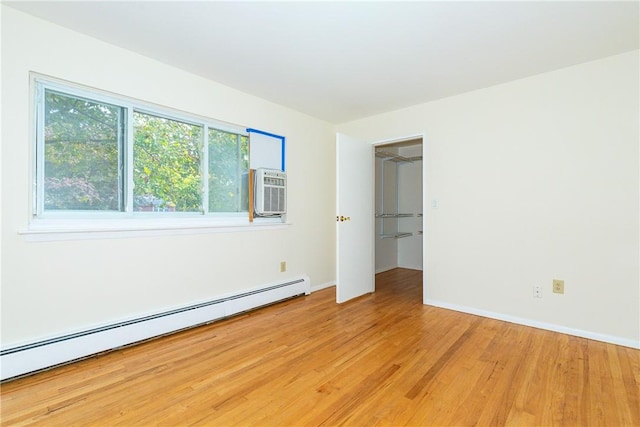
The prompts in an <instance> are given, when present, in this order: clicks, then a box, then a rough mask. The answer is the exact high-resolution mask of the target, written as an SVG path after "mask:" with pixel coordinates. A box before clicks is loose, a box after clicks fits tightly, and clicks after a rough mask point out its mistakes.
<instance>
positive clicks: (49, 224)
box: [19, 73, 285, 240]
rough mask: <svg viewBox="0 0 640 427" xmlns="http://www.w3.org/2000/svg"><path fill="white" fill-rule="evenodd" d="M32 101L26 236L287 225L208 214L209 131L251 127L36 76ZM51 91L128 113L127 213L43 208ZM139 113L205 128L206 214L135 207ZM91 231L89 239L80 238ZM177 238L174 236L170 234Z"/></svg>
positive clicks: (238, 214) (124, 144)
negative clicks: (136, 122) (47, 103)
mask: <svg viewBox="0 0 640 427" xmlns="http://www.w3.org/2000/svg"><path fill="white" fill-rule="evenodd" d="M31 83H32V86H31V87H32V96H31V102H32V103H33V106H32V111H33V116H32V117H33V119H32V121H31V122H32V125H31V129H32V135H33V138H34V139H35V141H34V143H33V144H32V147H34V152H33V162H32V164H33V171H32V177H33V180H32V182H33V189H32V192H33V194H32V199H31V200H32V208H31V209H30V212H31V214H30V220H29V225H28V227H27V228H26V229H23V230H20V231H19V233H20V234H24V235H31V236H32V237H33V236H34V235H45V234H50V235H60V234H69V233H71V234H75V235H76V237H79V238H92V237H91V236H93V237H100V235H101V234H104V233H106V234H107V235H108V236H107V237H113V236H112V234H113V233H114V232H115V233H116V234H118V235H126V234H127V233H128V232H135V233H138V232H141V231H142V232H147V231H152V232H154V234H157V233H158V232H159V233H160V234H166V233H163V232H166V231H171V230H174V231H175V230H182V232H181V233H180V234H183V232H184V231H185V230H192V231H193V232H203V231H205V230H208V231H233V230H236V229H238V227H239V228H240V229H241V230H244V229H246V228H247V227H249V228H252V227H253V228H255V227H258V228H260V229H264V226H269V225H274V226H275V225H282V224H285V217H282V218H256V219H255V221H254V222H253V223H250V222H249V214H248V212H247V211H242V212H211V211H209V179H208V175H209V148H208V144H209V129H210V128H211V129H216V130H220V131H224V132H229V133H233V134H236V135H242V136H246V137H247V138H248V137H249V133H248V132H247V128H246V127H241V126H238V125H233V124H230V123H226V122H222V121H219V120H215V119H212V118H209V117H204V116H200V115H197V114H192V113H187V112H184V111H180V110H176V109H173V108H170V107H165V106H159V105H156V104H152V103H149V102H145V101H141V100H138V99H134V98H131V97H127V96H123V95H117V94H113V93H110V92H106V91H102V90H99V89H94V88H90V87H87V86H82V85H79V84H75V83H70V82H67V81H62V80H59V79H55V78H51V77H48V76H43V75H40V74H36V73H32V74H31ZM46 90H51V91H56V92H59V93H61V94H62V95H68V96H74V97H79V98H83V99H86V100H88V101H92V102H97V103H105V104H109V105H113V106H117V107H120V108H124V109H125V114H124V116H125V119H124V123H123V126H124V135H123V138H122V142H119V144H121V147H119V148H120V149H121V150H124V152H123V153H119V156H118V157H119V162H120V161H122V162H123V174H124V177H123V178H122V182H123V184H122V185H123V189H122V191H123V194H122V197H123V205H124V206H123V210H122V211H117V212H116V211H99V210H95V211H91V210H46V209H44V196H45V190H44V182H45V181H44V178H45V170H44V166H45V155H44V149H45V141H44V139H45V138H44V124H45V123H44V120H45V118H44V114H43V113H44V111H45V110H44V108H45V105H44V104H45V91H46ZM134 112H138V113H143V114H151V115H154V116H158V117H162V118H166V119H170V120H177V121H180V122H184V123H188V124H193V125H197V126H202V128H203V145H202V151H201V155H200V168H201V197H202V199H201V203H202V206H201V211H200V212H136V211H135V210H134V203H133V198H134V194H133V179H134V177H133V150H134V121H133V115H134ZM82 233H88V234H89V235H88V236H80V234H82ZM171 234H174V233H171ZM69 238H73V237H70V236H69V235H67V236H58V238H56V239H55V240H67V239H69Z"/></svg>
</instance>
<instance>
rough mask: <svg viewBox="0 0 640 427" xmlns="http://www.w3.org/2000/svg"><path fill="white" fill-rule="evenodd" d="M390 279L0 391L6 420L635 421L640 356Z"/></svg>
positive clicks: (409, 276) (405, 278)
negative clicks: (366, 290) (357, 294)
mask: <svg viewBox="0 0 640 427" xmlns="http://www.w3.org/2000/svg"><path fill="white" fill-rule="evenodd" d="M421 282H422V275H421V273H420V272H417V271H412V270H402V269H397V270H392V271H390V272H386V273H382V274H380V275H378V277H377V292H376V293H374V294H372V295H367V296H364V297H361V298H359V299H357V300H355V301H351V302H348V303H345V304H342V305H337V304H336V303H335V292H334V290H333V289H326V290H322V291H319V292H316V293H314V294H312V295H310V296H307V297H302V298H296V299H294V300H290V301H287V302H284V303H280V304H277V305H274V306H271V307H267V308H264V309H260V310H257V311H254V312H251V313H249V314H245V315H241V316H238V317H235V318H232V319H228V320H226V321H222V322H218V323H215V324H211V325H207V326H203V327H199V328H196V329H192V330H189V331H186V332H182V333H179V334H175V335H171V336H168V337H164V338H161V339H157V340H154V341H150V342H147V343H144V344H141V345H137V346H133V347H129V348H126V349H121V350H118V351H114V352H111V353H108V354H105V355H102V356H99V357H95V358H92V359H88V360H85V361H82V362H79V363H75V364H72V365H67V366H64V367H60V368H57V369H54V370H51V371H48V372H44V373H40V374H37V375H33V376H30V377H26V378H23V379H19V380H15V381H9V382H6V383H5V384H2V386H1V392H0V393H1V403H2V424H3V425H27V424H37V425H46V426H56V425H60V426H71V425H82V426H86V425H125V426H139V425H168V426H171V425H210V426H231V425H256V426H306V425H310V426H316V425H326V426H331V425H353V426H373V425H393V426H400V425H420V426H429V425H433V426H439V425H456V426H464V425H480V426H500V425H514V426H550V425H567V426H578V425H579V426H587V425H589V426H592V425H593V426H595V425H603V426H623V425H628V426H632V425H633V426H640V398H639V395H640V391H639V384H640V350H634V349H630V348H625V347H619V346H615V345H610V344H604V343H601V342H596V341H590V340H586V339H582V338H576V337H572V336H567V335H562V334H557V333H552V332H547V331H542V330H538V329H533V328H528V327H524V326H518V325H514V324H510V323H505V322H500V321H496V320H491V319H485V318H481V317H476V316H472V315H466V314H461V313H457V312H453V311H448V310H443V309H439V308H434V307H428V306H424V305H422V302H421V301H422V295H421Z"/></svg>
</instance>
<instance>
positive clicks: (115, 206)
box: [42, 90, 125, 211]
mask: <svg viewBox="0 0 640 427" xmlns="http://www.w3.org/2000/svg"><path fill="white" fill-rule="evenodd" d="M124 114H125V109H124V108H122V107H117V106H114V105H109V104H106V103H100V102H95V101H90V100H87V99H83V98H79V97H75V96H70V95H65V94H63V93H59V92H56V91H51V90H46V91H45V96H44V130H43V132H42V137H43V139H44V144H43V155H44V182H43V191H42V193H43V194H42V196H43V198H44V200H43V202H44V203H43V205H44V209H45V210H94V211H120V210H122V208H123V197H122V196H123V187H124V186H123V183H124V181H123V179H124V176H123V174H122V173H121V167H120V166H121V164H122V158H123V157H122V154H123V150H122V147H123V142H124V137H123V132H122V129H123V123H124V120H125V115H124Z"/></svg>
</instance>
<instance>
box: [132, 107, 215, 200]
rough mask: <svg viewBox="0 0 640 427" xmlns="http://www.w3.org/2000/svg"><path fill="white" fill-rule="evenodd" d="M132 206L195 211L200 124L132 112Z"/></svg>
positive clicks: (198, 196)
mask: <svg viewBox="0 0 640 427" xmlns="http://www.w3.org/2000/svg"><path fill="white" fill-rule="evenodd" d="M133 119H134V130H133V132H134V146H133V183H134V189H133V208H134V210H135V211H155V212H174V211H175V212H199V211H201V209H202V196H201V193H202V182H201V177H202V174H201V172H200V156H201V151H202V138H203V127H202V126H196V125H192V124H188V123H184V122H179V121H176V120H171V119H167V118H163V117H157V116H152V115H149V114H143V113H139V112H134V115H133Z"/></svg>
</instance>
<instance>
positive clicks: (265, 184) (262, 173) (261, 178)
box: [254, 169, 287, 216]
mask: <svg viewBox="0 0 640 427" xmlns="http://www.w3.org/2000/svg"><path fill="white" fill-rule="evenodd" d="M254 205H255V208H254V210H255V214H256V215H257V216H278V215H282V214H284V213H286V212H287V174H286V172H282V171H279V170H277V169H256V173H255V204H254Z"/></svg>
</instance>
